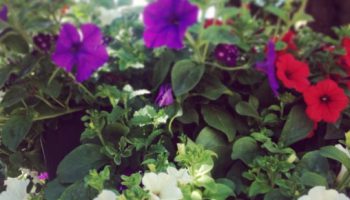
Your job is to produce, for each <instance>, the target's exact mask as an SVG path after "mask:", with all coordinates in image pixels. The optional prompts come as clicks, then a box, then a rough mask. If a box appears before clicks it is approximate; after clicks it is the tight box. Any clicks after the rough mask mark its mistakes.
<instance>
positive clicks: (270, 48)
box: [256, 41, 279, 96]
mask: <svg viewBox="0 0 350 200" xmlns="http://www.w3.org/2000/svg"><path fill="white" fill-rule="evenodd" d="M276 58H277V54H276V51H275V44H274V43H273V41H269V42H268V44H267V55H266V58H265V61H263V62H257V63H256V68H257V69H258V70H260V71H262V72H264V73H265V74H266V75H267V78H268V79H269V84H270V87H271V89H272V91H273V93H274V95H275V96H278V88H279V84H278V80H277V77H276V69H275V62H276Z"/></svg>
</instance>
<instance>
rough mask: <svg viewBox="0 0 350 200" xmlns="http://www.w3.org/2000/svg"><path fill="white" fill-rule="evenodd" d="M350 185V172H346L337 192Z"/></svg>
mask: <svg viewBox="0 0 350 200" xmlns="http://www.w3.org/2000/svg"><path fill="white" fill-rule="evenodd" d="M349 183H350V172H349V171H346V173H345V175H344V177H343V178H342V180H341V181H340V183H339V184H338V185H337V190H338V191H339V192H341V191H343V190H344V189H345V187H346V186H348V185H349Z"/></svg>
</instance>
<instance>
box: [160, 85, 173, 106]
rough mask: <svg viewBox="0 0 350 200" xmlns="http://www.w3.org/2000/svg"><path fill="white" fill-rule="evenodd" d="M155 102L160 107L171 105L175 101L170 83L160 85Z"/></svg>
mask: <svg viewBox="0 0 350 200" xmlns="http://www.w3.org/2000/svg"><path fill="white" fill-rule="evenodd" d="M155 102H156V104H157V105H158V106H159V107H164V106H169V105H171V104H173V103H174V96H173V90H172V88H171V85H170V84H166V85H162V86H161V87H160V89H159V92H158V95H157V98H156V100H155Z"/></svg>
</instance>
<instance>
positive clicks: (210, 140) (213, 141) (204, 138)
mask: <svg viewBox="0 0 350 200" xmlns="http://www.w3.org/2000/svg"><path fill="white" fill-rule="evenodd" d="M196 144H201V145H203V147H204V148H205V149H209V150H212V151H214V152H215V153H216V154H218V155H222V154H223V152H225V151H226V141H225V140H224V139H223V137H222V135H220V133H218V132H216V131H214V130H213V129H211V128H209V127H204V128H203V129H202V130H201V132H200V133H199V135H198V136H197V138H196Z"/></svg>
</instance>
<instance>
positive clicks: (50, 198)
mask: <svg viewBox="0 0 350 200" xmlns="http://www.w3.org/2000/svg"><path fill="white" fill-rule="evenodd" d="M65 189H66V187H65V186H63V185H62V184H60V182H59V181H58V179H57V178H56V179H54V180H52V181H50V182H49V183H48V184H47V185H46V187H45V189H44V197H45V199H46V200H57V199H59V197H60V196H61V195H62V193H63V191H64V190H65Z"/></svg>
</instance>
